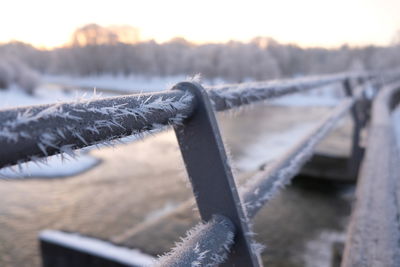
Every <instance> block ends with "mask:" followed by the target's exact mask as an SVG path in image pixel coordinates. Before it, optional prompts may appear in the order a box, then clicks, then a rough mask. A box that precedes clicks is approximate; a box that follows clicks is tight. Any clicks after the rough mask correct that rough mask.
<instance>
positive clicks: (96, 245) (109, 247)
mask: <svg viewBox="0 0 400 267" xmlns="http://www.w3.org/2000/svg"><path fill="white" fill-rule="evenodd" d="M39 236H40V239H41V240H44V241H47V242H49V243H55V244H60V245H63V246H65V247H68V248H71V249H73V250H78V251H82V252H85V253H88V254H91V255H96V256H99V257H102V258H107V259H110V260H112V261H116V262H119V263H121V264H124V265H128V266H150V265H152V264H153V263H154V260H155V258H154V257H152V256H150V255H147V254H145V253H143V252H141V251H140V250H137V249H129V248H125V247H119V246H116V245H114V244H112V243H109V242H106V241H102V240H98V239H95V238H91V237H85V236H81V235H79V234H72V233H65V232H60V231H54V230H44V231H42V232H41V233H40V235H39Z"/></svg>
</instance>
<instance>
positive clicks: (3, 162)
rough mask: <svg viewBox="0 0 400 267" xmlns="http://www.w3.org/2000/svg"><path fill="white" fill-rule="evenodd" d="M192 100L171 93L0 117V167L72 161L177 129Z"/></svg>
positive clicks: (82, 102) (85, 102)
mask: <svg viewBox="0 0 400 267" xmlns="http://www.w3.org/2000/svg"><path fill="white" fill-rule="evenodd" d="M192 99H193V97H192V95H191V94H190V93H188V92H186V93H184V92H171V93H169V94H149V95H134V96H122V97H113V98H103V99H79V100H76V101H74V102H71V103H57V104H52V105H41V106H32V107H24V108H15V109H9V110H3V111H0V121H1V123H0V144H1V146H2V150H1V151H0V167H5V166H8V165H15V164H20V163H23V162H25V161H29V160H38V159H39V158H42V157H46V156H49V155H53V154H60V153H61V154H68V155H71V156H73V155H74V152H73V151H74V149H77V148H81V147H85V146H90V145H97V144H111V142H112V141H113V140H116V139H118V138H121V137H124V136H130V135H138V136H140V135H142V134H143V133H146V132H149V131H157V130H159V129H162V128H163V127H166V126H168V125H174V124H180V123H181V122H182V120H183V119H184V118H185V117H187V116H188V115H190V113H191V110H192V108H193V107H192Z"/></svg>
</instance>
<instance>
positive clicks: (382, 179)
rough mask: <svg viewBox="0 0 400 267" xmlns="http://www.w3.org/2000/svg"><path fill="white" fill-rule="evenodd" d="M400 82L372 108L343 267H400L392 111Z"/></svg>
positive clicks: (399, 182)
mask: <svg viewBox="0 0 400 267" xmlns="http://www.w3.org/2000/svg"><path fill="white" fill-rule="evenodd" d="M399 102H400V83H399V82H398V83H394V84H391V85H387V86H385V87H383V88H382V90H381V91H380V92H379V94H378V96H377V97H376V99H375V101H374V103H373V107H372V120H371V126H370V127H369V136H368V146H367V149H366V156H365V160H364V162H363V165H362V169H361V173H360V177H359V182H358V186H357V193H356V195H357V202H356V206H355V208H354V212H353V215H352V219H351V223H350V227H349V234H348V240H347V242H346V247H345V254H344V260H343V264H342V266H344V267H348V266H349V267H350V266H400V247H399V240H400V221H399V218H400V167H399V166H400V165H399V163H400V155H399V148H400V146H399V144H398V142H399V139H398V137H397V138H396V136H395V129H394V126H395V123H394V122H393V121H392V116H391V112H392V110H393V109H394V107H395V106H396V105H397V104H399Z"/></svg>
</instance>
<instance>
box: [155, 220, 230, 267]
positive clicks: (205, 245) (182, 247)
mask: <svg viewBox="0 0 400 267" xmlns="http://www.w3.org/2000/svg"><path fill="white" fill-rule="evenodd" d="M234 235H235V227H234V225H233V223H232V222H231V221H230V220H229V219H228V218H226V217H224V216H221V215H215V216H214V217H213V218H212V219H211V220H210V221H209V222H207V223H200V224H198V225H197V226H195V227H194V228H192V229H191V230H189V231H188V232H187V234H186V237H184V238H182V242H180V243H178V244H176V246H175V248H173V249H172V250H171V251H170V252H168V253H167V254H165V255H163V256H161V257H160V258H159V259H158V261H157V263H156V264H155V265H154V266H157V267H161V266H162V267H181V266H192V267H196V266H202V267H203V266H218V265H219V264H221V263H222V262H224V261H225V260H226V259H227V257H228V254H229V250H230V247H231V246H232V244H233V238H234Z"/></svg>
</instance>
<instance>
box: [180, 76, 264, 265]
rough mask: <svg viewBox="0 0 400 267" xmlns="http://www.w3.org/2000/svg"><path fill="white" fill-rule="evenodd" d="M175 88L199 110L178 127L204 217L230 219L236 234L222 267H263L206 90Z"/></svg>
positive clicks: (194, 85) (192, 86)
mask: <svg viewBox="0 0 400 267" xmlns="http://www.w3.org/2000/svg"><path fill="white" fill-rule="evenodd" d="M173 89H178V90H187V91H189V92H191V93H192V94H194V96H195V100H196V101H195V105H196V106H195V110H194V112H193V114H192V116H191V117H190V118H188V119H186V120H185V121H184V123H183V124H182V125H178V126H174V130H175V134H176V136H177V139H178V143H179V146H180V150H181V153H182V157H183V160H184V162H185V166H186V170H187V172H188V175H189V179H190V181H191V183H192V189H193V193H194V195H195V197H196V201H197V206H198V208H199V212H200V215H201V218H202V219H203V220H204V221H208V220H210V219H211V217H212V215H214V214H220V215H224V216H226V217H228V218H229V219H230V220H231V221H232V222H233V224H234V225H235V230H236V235H235V239H234V245H233V246H232V248H231V252H230V254H229V258H228V260H227V261H226V262H225V263H224V264H222V266H243V267H244V266H246V267H251V266H260V263H259V261H258V258H257V255H255V253H254V252H253V250H252V248H251V240H250V236H249V233H250V231H249V226H248V224H247V217H246V215H245V213H244V210H243V206H242V205H241V202H240V198H239V194H238V192H237V189H236V185H235V182H234V179H233V175H232V171H231V168H230V166H229V162H228V158H227V156H226V153H225V149H224V145H223V142H222V139H221V135H220V132H219V129H218V124H217V120H216V118H215V113H214V110H213V108H212V105H211V102H210V100H209V98H208V94H207V92H206V91H205V89H204V88H203V87H202V86H201V85H200V84H198V83H195V82H181V83H178V84H177V85H175V86H174V88H173Z"/></svg>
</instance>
